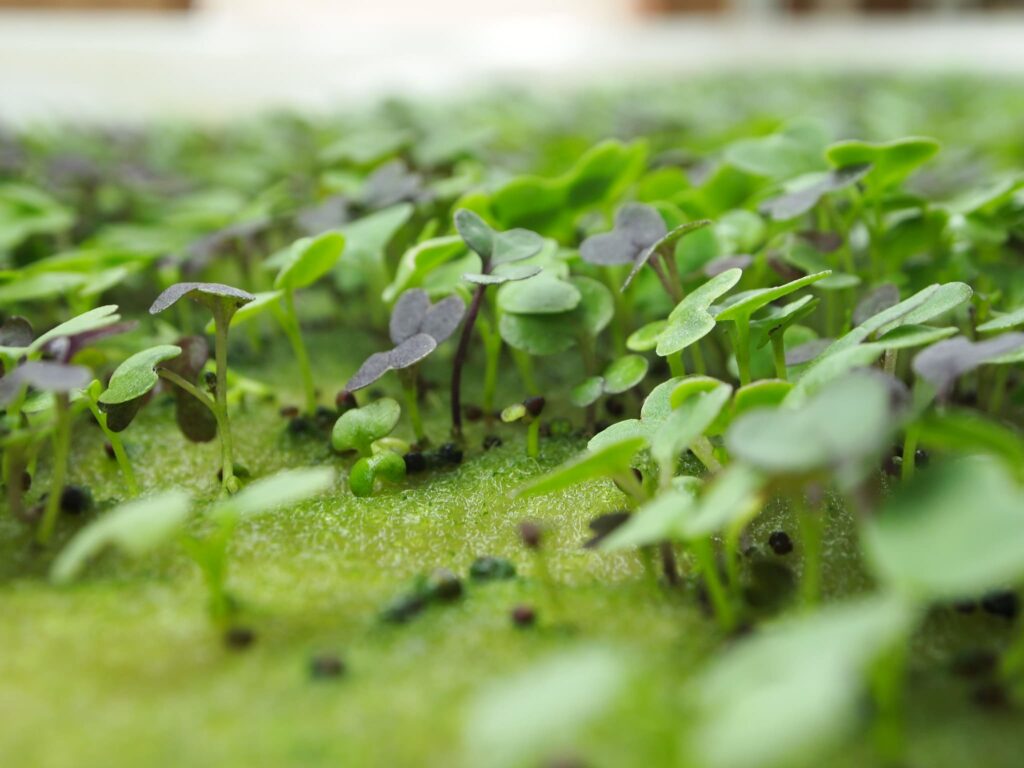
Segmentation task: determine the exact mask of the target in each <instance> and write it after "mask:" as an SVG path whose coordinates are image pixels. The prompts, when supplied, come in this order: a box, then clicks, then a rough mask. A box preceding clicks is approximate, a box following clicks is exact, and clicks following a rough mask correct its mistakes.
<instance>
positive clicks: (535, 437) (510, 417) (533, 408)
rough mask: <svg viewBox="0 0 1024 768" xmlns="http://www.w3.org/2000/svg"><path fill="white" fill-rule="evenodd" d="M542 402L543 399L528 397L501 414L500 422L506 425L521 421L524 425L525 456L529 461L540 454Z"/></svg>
mask: <svg viewBox="0 0 1024 768" xmlns="http://www.w3.org/2000/svg"><path fill="white" fill-rule="evenodd" d="M544 402H545V401H544V398H543V397H539V396H535V397H528V398H526V399H525V400H524V401H523V402H521V403H514V404H512V405H510V406H508V407H507V408H505V409H504V410H502V412H501V420H502V421H503V422H505V423H506V424H512V423H513V422H516V421H521V422H523V423H524V424H525V425H526V455H527V456H529V457H530V458H531V459H535V458H537V456H538V455H539V454H540V415H541V413H542V412H543V411H544Z"/></svg>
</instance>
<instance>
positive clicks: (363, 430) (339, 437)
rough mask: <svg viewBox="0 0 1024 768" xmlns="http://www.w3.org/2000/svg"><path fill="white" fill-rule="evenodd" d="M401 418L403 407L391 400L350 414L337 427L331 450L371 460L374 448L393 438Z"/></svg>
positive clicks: (348, 412)
mask: <svg viewBox="0 0 1024 768" xmlns="http://www.w3.org/2000/svg"><path fill="white" fill-rule="evenodd" d="M401 416H402V408H401V406H399V405H398V403H397V402H395V401H394V400H392V399H391V398H390V397H382V398H381V399H380V400H375V401H374V402H372V403H370V404H368V405H364V406H363V407H361V408H353V409H352V410H350V411H346V412H345V413H343V414H341V416H339V417H338V420H337V421H336V422H335V423H334V429H333V430H332V432H331V446H332V447H333V448H334V450H336V451H339V452H343V451H359V453H361V454H363V455H364V456H369V455H370V444H371V443H373V441H374V440H379V439H380V438H382V437H386V436H387V435H389V434H391V430H393V429H394V428H395V426H396V425H397V424H398V420H399V419H400V418H401Z"/></svg>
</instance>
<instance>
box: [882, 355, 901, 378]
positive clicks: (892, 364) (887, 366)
mask: <svg viewBox="0 0 1024 768" xmlns="http://www.w3.org/2000/svg"><path fill="white" fill-rule="evenodd" d="M899 354H900V353H899V350H897V349H887V350H885V354H884V355H882V370H883V371H885V372H886V373H888V374H889V375H890V376H895V375H896V363H897V362H898V360H899Z"/></svg>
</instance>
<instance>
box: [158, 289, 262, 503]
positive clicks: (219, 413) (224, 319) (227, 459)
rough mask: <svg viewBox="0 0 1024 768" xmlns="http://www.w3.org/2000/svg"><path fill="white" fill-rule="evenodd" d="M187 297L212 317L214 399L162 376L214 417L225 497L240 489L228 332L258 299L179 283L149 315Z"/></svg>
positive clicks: (166, 372) (165, 370)
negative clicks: (230, 395) (231, 408)
mask: <svg viewBox="0 0 1024 768" xmlns="http://www.w3.org/2000/svg"><path fill="white" fill-rule="evenodd" d="M185 297H188V298H190V299H192V300H193V301H196V302H198V303H200V304H202V305H203V306H205V307H206V308H207V309H209V310H210V312H211V313H212V314H213V322H214V354H215V356H216V360H217V386H216V391H215V392H214V397H213V398H211V397H210V396H209V395H207V394H206V393H204V392H202V391H200V390H199V389H197V388H196V387H195V386H194V385H193V383H192V382H190V381H187V380H186V379H184V378H182V377H181V376H180V375H178V374H177V373H174V372H173V371H171V370H169V369H168V368H161V369H160V375H161V376H164V377H165V378H167V379H168V380H169V381H171V382H172V383H173V384H175V385H176V386H178V387H180V388H181V389H183V390H185V391H186V392H188V393H189V394H191V395H192V396H193V397H195V398H196V399H197V400H198V401H199V402H201V403H202V404H203V405H204V406H206V407H207V408H209V409H210V411H211V413H213V415H214V417H215V418H216V420H217V428H218V431H219V432H220V445H221V478H222V486H223V489H224V491H225V492H226V493H235V492H237V491H238V489H239V487H240V486H239V482H238V479H237V478H236V477H235V473H234V456H233V445H232V439H231V423H230V421H229V419H228V401H227V397H228V380H227V376H228V328H229V327H230V326H231V318H232V316H233V315H234V314H235V312H237V311H238V309H239V308H240V307H243V306H244V305H246V304H248V303H249V302H250V301H252V300H253V299H255V298H256V297H255V296H253V295H252V294H251V293H248V292H246V291H242V290H239V289H238V288H232V287H231V286H229V285H222V284H221V283H177V284H175V285H172V286H171V287H170V288H168V289H166V290H165V291H164V292H163V293H161V294H160V295H159V296H157V298H156V301H154V302H153V306H151V307H150V308H149V312H150V314H153V315H155V314H158V313H160V312H163V311H164V310H165V309H168V308H169V307H171V306H173V305H174V304H175V303H177V302H178V301H179V300H180V299H182V298H185Z"/></svg>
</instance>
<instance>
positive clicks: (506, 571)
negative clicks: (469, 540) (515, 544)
mask: <svg viewBox="0 0 1024 768" xmlns="http://www.w3.org/2000/svg"><path fill="white" fill-rule="evenodd" d="M469 575H470V577H471V578H472V579H474V580H476V581H498V580H503V579H512V578H515V575H516V567H515V566H514V565H513V564H512V563H511V562H510V561H509V560H506V559H505V558H503V557H493V556H490V555H486V556H484V557H478V558H476V560H474V561H473V564H472V565H470V566H469Z"/></svg>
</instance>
